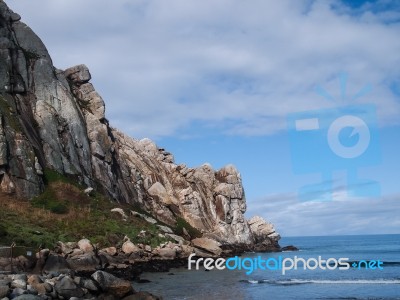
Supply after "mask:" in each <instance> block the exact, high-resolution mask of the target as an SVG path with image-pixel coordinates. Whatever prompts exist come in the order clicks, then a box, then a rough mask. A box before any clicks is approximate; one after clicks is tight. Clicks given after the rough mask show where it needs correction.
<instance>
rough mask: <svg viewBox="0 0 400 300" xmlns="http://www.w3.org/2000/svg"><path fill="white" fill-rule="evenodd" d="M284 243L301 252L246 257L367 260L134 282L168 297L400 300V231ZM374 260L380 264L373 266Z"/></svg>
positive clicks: (151, 276)
mask: <svg viewBox="0 0 400 300" xmlns="http://www.w3.org/2000/svg"><path fill="white" fill-rule="evenodd" d="M280 244H281V245H282V246H285V245H295V246H296V247H298V248H299V249H300V251H296V252H282V253H247V254H245V255H243V256H241V259H244V258H252V259H254V258H258V257H261V258H262V259H264V260H268V259H270V261H278V260H279V257H280V256H281V257H282V258H283V259H284V258H292V259H293V258H294V257H295V256H297V257H301V258H303V259H305V260H308V259H309V258H315V259H318V257H319V256H321V257H322V259H328V258H335V259H339V258H348V261H349V262H350V263H351V264H353V263H354V262H358V263H359V262H360V261H363V260H364V261H365V263H364V262H362V263H361V264H360V266H359V267H355V265H354V266H352V267H350V268H349V269H347V270H339V268H335V269H333V268H334V261H333V260H331V261H330V264H329V265H330V266H331V269H328V268H325V270H322V269H320V268H317V269H314V270H309V269H307V270H304V268H303V267H299V268H298V269H297V270H294V269H292V270H288V271H286V272H285V275H283V274H282V270H279V269H278V270H270V269H266V270H262V269H259V268H258V269H255V270H254V271H253V272H252V273H251V274H250V275H246V270H243V269H242V270H238V269H235V270H227V269H225V270H216V269H213V270H210V271H205V269H204V268H200V269H199V270H197V271H196V270H188V268H187V267H186V268H180V269H172V270H170V272H169V273H145V274H143V275H142V276H141V278H142V279H147V280H150V282H149V283H143V284H137V283H135V284H134V287H135V289H136V290H147V291H150V292H152V293H154V294H156V295H160V296H162V297H163V298H164V299H370V300H372V299H374V300H377V299H400V235H366V236H361V235H360V236H325V237H286V238H282V240H281V241H280ZM282 258H281V259H282ZM373 261H375V262H376V264H375V263H372V264H371V262H373ZM379 262H381V263H382V264H381V265H379ZM299 266H301V264H300V265H299ZM310 266H313V264H310ZM378 266H381V268H379V267H378ZM271 269H272V268H271Z"/></svg>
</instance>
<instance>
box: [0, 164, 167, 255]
mask: <svg viewBox="0 0 400 300" xmlns="http://www.w3.org/2000/svg"><path fill="white" fill-rule="evenodd" d="M45 177H46V182H47V185H46V189H45V191H44V193H42V194H41V195H39V196H37V197H36V198H34V199H33V200H32V201H31V202H29V201H22V200H17V199H15V198H12V197H10V196H7V195H4V194H1V193H0V207H1V208H2V209H1V210H0V244H3V245H9V244H11V243H12V242H16V244H17V245H19V246H29V247H38V246H39V245H41V246H42V247H48V248H53V247H54V245H55V244H56V242H57V241H64V242H67V241H78V240H80V239H82V238H87V239H89V240H90V241H91V242H92V243H95V244H97V245H98V246H99V247H108V246H121V245H122V241H123V238H124V237H125V236H128V237H129V238H130V239H131V241H132V242H134V243H144V244H149V245H151V246H152V247H155V246H157V245H159V244H160V243H163V242H166V241H167V240H168V239H167V238H162V237H159V236H158V234H159V233H160V231H159V229H158V227H157V226H156V225H152V224H150V223H148V222H146V221H145V220H143V219H141V218H137V217H133V216H130V217H129V218H128V220H126V221H124V220H123V219H122V217H121V215H119V214H118V213H114V212H111V209H112V208H115V207H120V208H122V209H124V211H125V212H126V213H127V214H128V212H129V210H132V209H133V207H132V206H130V205H121V204H117V203H115V202H111V201H110V200H109V199H107V198H106V197H104V196H102V195H100V194H98V193H94V194H93V195H92V196H88V195H86V194H85V193H84V192H83V189H84V188H83V187H82V186H79V185H78V184H77V183H76V182H73V181H72V179H70V178H68V177H65V176H63V175H60V174H58V173H57V172H55V171H52V170H46V171H45ZM142 230H144V231H146V234H145V236H144V237H139V236H138V234H139V233H140V232H141V231H142Z"/></svg>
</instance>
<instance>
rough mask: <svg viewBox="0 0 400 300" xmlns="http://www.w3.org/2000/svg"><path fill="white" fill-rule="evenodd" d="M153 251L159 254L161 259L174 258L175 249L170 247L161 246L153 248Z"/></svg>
mask: <svg viewBox="0 0 400 300" xmlns="http://www.w3.org/2000/svg"><path fill="white" fill-rule="evenodd" d="M153 253H154V254H155V255H157V256H159V257H160V258H161V259H175V258H176V250H175V249H171V248H161V249H155V250H154V251H153Z"/></svg>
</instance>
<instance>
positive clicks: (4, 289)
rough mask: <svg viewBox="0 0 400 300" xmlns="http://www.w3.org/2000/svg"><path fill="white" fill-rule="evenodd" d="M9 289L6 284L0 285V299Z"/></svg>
mask: <svg viewBox="0 0 400 300" xmlns="http://www.w3.org/2000/svg"><path fill="white" fill-rule="evenodd" d="M9 289H10V288H9V287H8V286H5V285H0V299H2V298H4V297H6V296H7V294H8V291H9Z"/></svg>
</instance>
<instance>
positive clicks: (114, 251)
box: [100, 247, 117, 256]
mask: <svg viewBox="0 0 400 300" xmlns="http://www.w3.org/2000/svg"><path fill="white" fill-rule="evenodd" d="M100 252H103V253H107V254H108V255H111V256H114V255H116V254H117V248H115V247H108V248H103V249H101V250H100Z"/></svg>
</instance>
